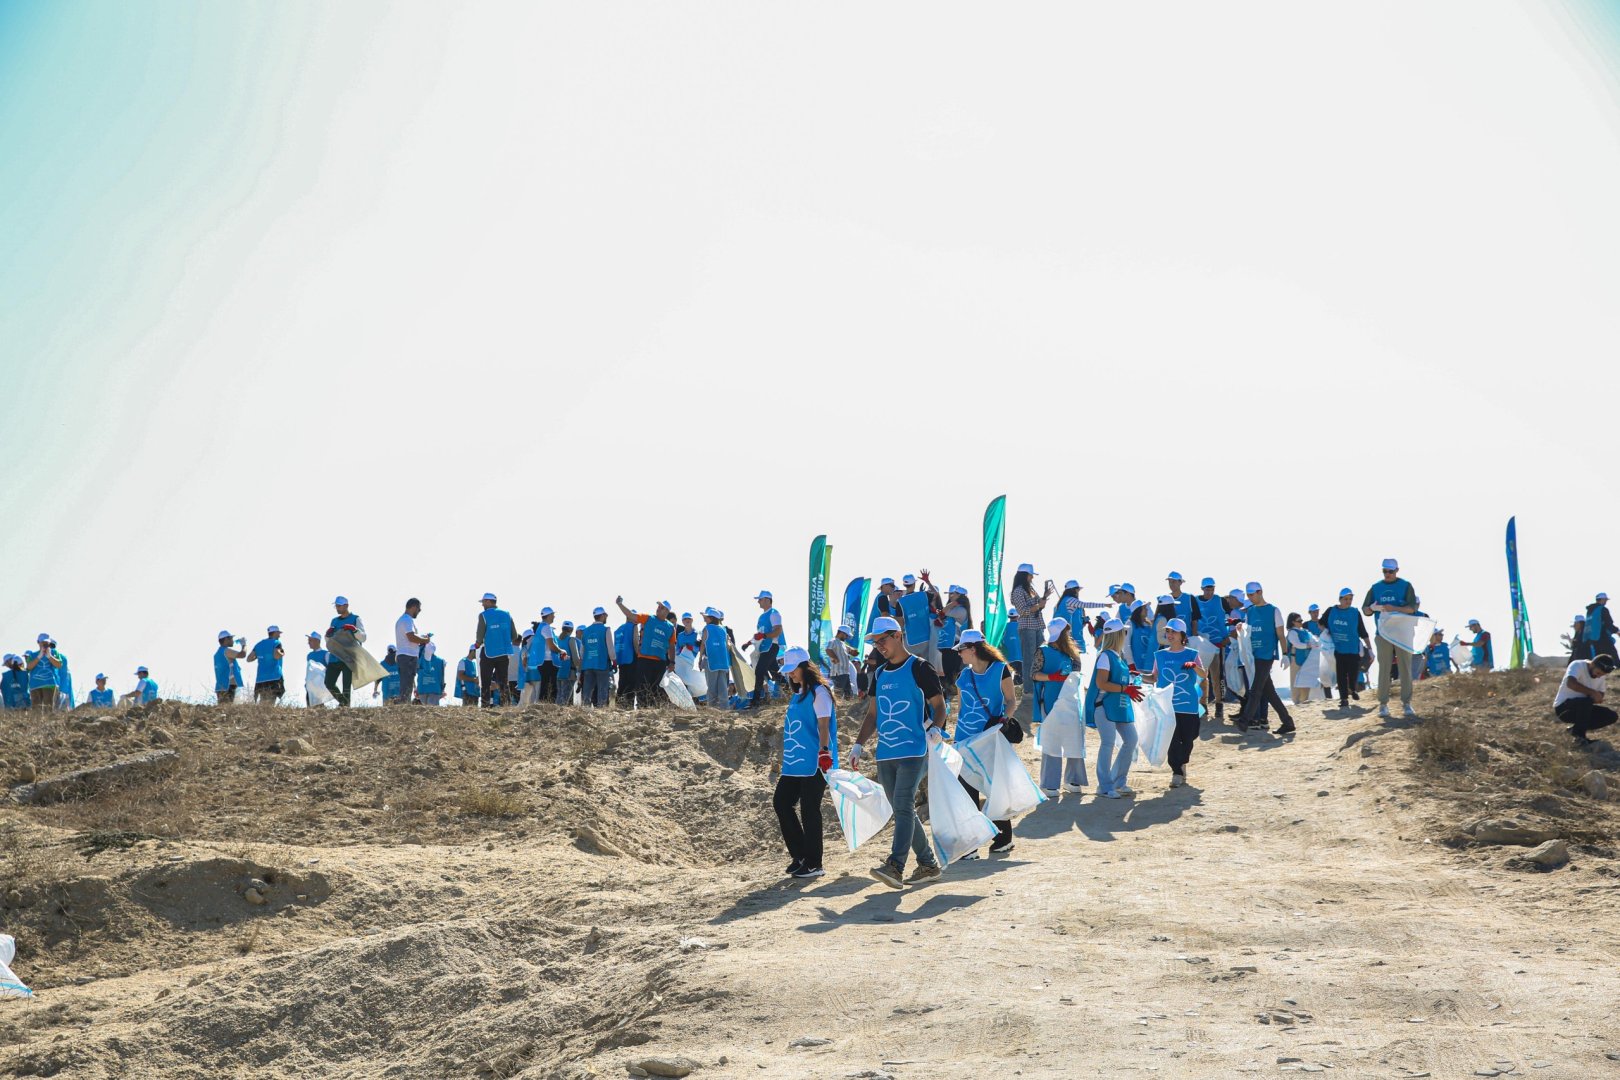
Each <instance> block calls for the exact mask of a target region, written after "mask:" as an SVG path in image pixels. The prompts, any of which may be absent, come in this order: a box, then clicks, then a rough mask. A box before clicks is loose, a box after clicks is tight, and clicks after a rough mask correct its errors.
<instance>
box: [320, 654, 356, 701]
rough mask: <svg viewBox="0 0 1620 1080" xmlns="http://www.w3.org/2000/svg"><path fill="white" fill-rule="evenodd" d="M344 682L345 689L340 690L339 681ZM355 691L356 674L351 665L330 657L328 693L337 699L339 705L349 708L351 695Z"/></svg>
mask: <svg viewBox="0 0 1620 1080" xmlns="http://www.w3.org/2000/svg"><path fill="white" fill-rule="evenodd" d="M339 679H341V680H342V681H343V688H342V689H341V690H340V689H338V680H339ZM353 689H354V672H352V671H350V670H349V665H348V664H345V663H344V662H343V661H341V660H339V659H338V658H337V657H335V656H332V657H328V658H327V661H326V692H327V693H328V694H331V695H332V696H333V697H335V698H337V703H338V704H339V705H342V706H343V707H344V708H348V707H349V693H350V692H351V691H352V690H353Z"/></svg>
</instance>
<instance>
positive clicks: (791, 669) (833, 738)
mask: <svg viewBox="0 0 1620 1080" xmlns="http://www.w3.org/2000/svg"><path fill="white" fill-rule="evenodd" d="M782 669H783V671H785V672H786V673H787V680H788V688H789V691H790V694H789V697H788V706H787V715H786V716H785V717H784V718H783V720H782V775H781V776H779V777H777V779H776V794H775V795H774V796H773V797H772V799H771V805H772V806H773V807H774V808H775V810H776V820H777V821H778V822H779V823H780V824H781V826H782V842H783V843H785V844H786V845H787V849H788V854H789V855H791V856H792V857H793V861H792V862H790V863H788V868H787V872H788V873H789V874H791V875H792V876H793V877H796V878H818V877H820V876H821V875H822V874H823V873H825V871H824V870H823V869H822V866H821V797H822V796H823V795H824V794H826V791H827V777H826V774H827V773H828V772H830V771H831V770H832V767H833V760H834V758H835V756H836V753H837V750H838V706H837V705H836V704H835V703H834V702H833V695H832V691H831V690H830V689H828V687H827V684H826V683H824V682H823V681H822V679H821V672H820V671H818V670H817V669H816V667H815V665H814V664H812V663H810V654H809V653H808V652H806V651H805V650H803V649H799V648H792V649H789V650H788V651H787V652H786V653H784V654H783V655H782Z"/></svg>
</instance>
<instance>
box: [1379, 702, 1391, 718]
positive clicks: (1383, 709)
mask: <svg viewBox="0 0 1620 1080" xmlns="http://www.w3.org/2000/svg"><path fill="white" fill-rule="evenodd" d="M1378 719H1380V720H1388V719H1389V706H1388V705H1380V706H1378Z"/></svg>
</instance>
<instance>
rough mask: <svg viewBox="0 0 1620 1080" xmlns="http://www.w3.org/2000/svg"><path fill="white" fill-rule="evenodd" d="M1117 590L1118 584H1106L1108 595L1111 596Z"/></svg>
mask: <svg viewBox="0 0 1620 1080" xmlns="http://www.w3.org/2000/svg"><path fill="white" fill-rule="evenodd" d="M1117 592H1119V586H1118V585H1110V586H1108V595H1109V596H1113V595H1114V594H1115V593H1117Z"/></svg>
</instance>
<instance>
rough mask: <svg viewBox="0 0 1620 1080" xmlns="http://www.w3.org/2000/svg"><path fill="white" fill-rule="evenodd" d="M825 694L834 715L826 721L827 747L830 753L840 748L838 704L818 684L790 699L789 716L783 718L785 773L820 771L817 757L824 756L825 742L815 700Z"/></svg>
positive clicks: (825, 689) (783, 768)
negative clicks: (822, 753) (822, 739)
mask: <svg viewBox="0 0 1620 1080" xmlns="http://www.w3.org/2000/svg"><path fill="white" fill-rule="evenodd" d="M823 694H825V695H826V699H825V701H826V703H827V704H828V705H830V706H831V707H832V717H831V718H830V719H829V720H828V721H827V742H826V746H827V748H828V750H829V752H830V751H834V750H836V749H837V746H838V705H837V703H836V702H834V701H833V696H832V692H831V691H830V690H828V689H827V688H826V687H825V686H818V687H816V688H815V690H814V692H813V693H809V694H805V693H798V694H794V695H793V696H792V697H791V698H789V699H788V707H787V715H786V716H785V717H784V718H783V720H782V775H783V776H814V775H816V773H817V771H818V767H817V764H816V759H817V758H818V757H819V756H820V755H821V747H822V742H821V730H820V729H821V725H820V723H819V722H818V721H817V720H816V707H815V702H816V699H817V698H820V697H821V695H823Z"/></svg>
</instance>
